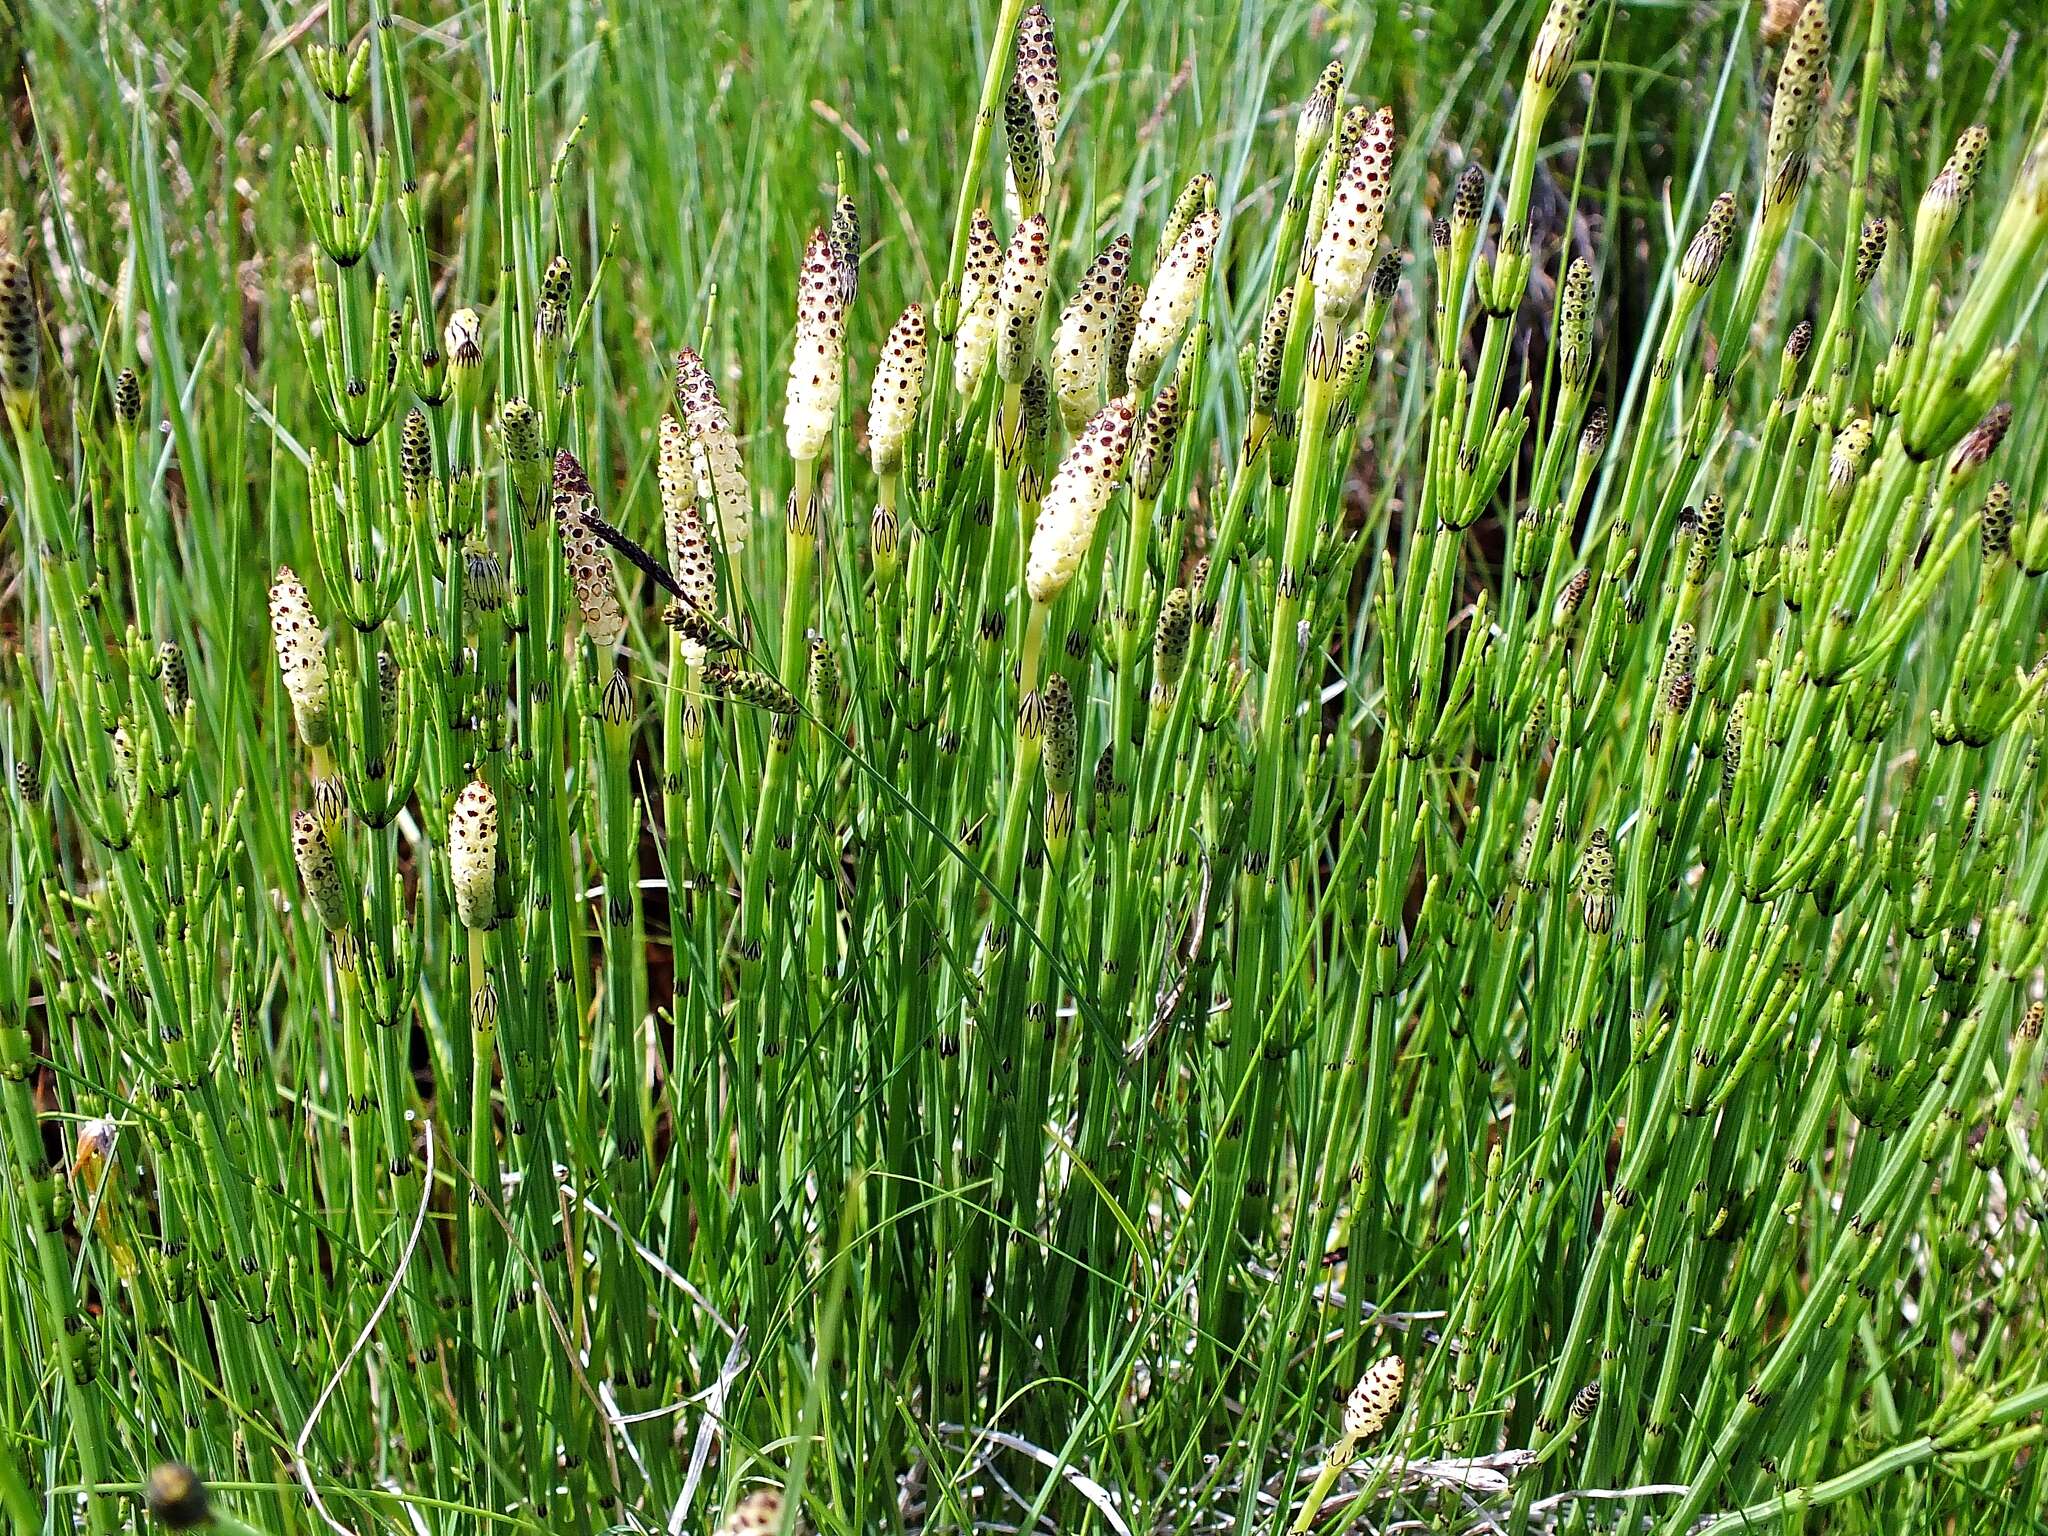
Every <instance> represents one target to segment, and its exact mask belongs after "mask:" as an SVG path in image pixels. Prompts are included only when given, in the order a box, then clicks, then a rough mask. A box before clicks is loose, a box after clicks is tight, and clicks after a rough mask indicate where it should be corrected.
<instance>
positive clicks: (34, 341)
mask: <svg viewBox="0 0 2048 1536" xmlns="http://www.w3.org/2000/svg"><path fill="white" fill-rule="evenodd" d="M42 369H43V333H42V320H41V317H40V316H38V315H37V313H36V294H35V284H34V281H33V279H31V278H30V276H29V271H28V267H27V266H26V264H24V263H23V262H22V260H21V258H20V257H18V256H16V255H15V254H14V253H13V252H12V251H0V402H4V403H5V405H6V407H7V410H8V412H9V414H11V415H14V416H16V417H21V418H24V419H25V418H26V416H27V414H28V412H29V411H30V409H31V408H32V406H33V405H34V401H35V392H36V380H37V379H38V378H39V377H40V376H41V374H42Z"/></svg>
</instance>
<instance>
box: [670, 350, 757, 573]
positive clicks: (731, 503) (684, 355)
mask: <svg viewBox="0 0 2048 1536" xmlns="http://www.w3.org/2000/svg"><path fill="white" fill-rule="evenodd" d="M676 408H677V409H678V410H680V411H681V412H682V413H683V425H684V426H685V427H686V428H688V430H689V434H690V466H691V468H692V469H693V470H694V471H695V473H696V476H697V499H698V500H699V501H700V502H701V503H703V504H704V505H705V506H707V507H710V508H711V509H712V511H713V513H714V514H715V515H716V518H717V528H718V548H719V551H720V553H722V554H723V555H724V556H725V558H726V561H727V566H726V569H727V572H728V573H730V572H731V570H732V562H735V561H737V560H738V559H739V558H740V555H741V553H742V552H743V551H744V550H745V549H746V547H747V532H748V530H747V519H748V513H749V512H750V511H751V510H752V507H751V502H750V499H749V493H748V490H747V471H746V466H745V465H744V464H743V463H742V462H741V460H740V444H739V439H738V438H737V437H735V436H734V435H733V430H732V421H731V419H730V418H729V417H728V416H727V415H726V414H725V406H724V404H723V403H721V402H720V400H719V398H718V386H717V385H716V384H715V383H713V382H712V378H711V370H710V369H708V368H706V367H705V366H704V359H702V358H701V357H699V356H698V355H697V354H696V353H695V352H693V351H691V350H690V349H689V348H688V347H682V348H679V349H678V350H677V352H676Z"/></svg>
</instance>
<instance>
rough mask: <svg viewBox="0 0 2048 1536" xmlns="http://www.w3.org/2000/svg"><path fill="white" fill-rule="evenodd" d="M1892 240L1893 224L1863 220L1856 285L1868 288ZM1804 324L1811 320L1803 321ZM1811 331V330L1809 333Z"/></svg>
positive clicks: (1873, 218) (1857, 260) (1882, 263)
mask: <svg viewBox="0 0 2048 1536" xmlns="http://www.w3.org/2000/svg"><path fill="white" fill-rule="evenodd" d="M1890 241H1891V226H1890V225H1889V224H1887V223H1885V221H1884V220H1883V219H1880V218H1875V217H1872V218H1868V219H1865V220H1864V221H1863V230H1862V233H1860V234H1859V235H1858V236H1857V237H1856V286H1857V287H1858V288H1859V289H1862V288H1868V287H1869V286H1870V285H1871V283H1872V282H1873V281H1874V280H1875V279H1876V277H1877V269H1878V268H1879V267H1881V266H1883V265H1884V251H1885V247H1886V245H1888V244H1889V243H1890ZM1800 323H1801V324H1802V325H1808V324H1810V322H1807V321H1801V322H1800ZM1810 334H1811V332H1810V331H1809V335H1810Z"/></svg>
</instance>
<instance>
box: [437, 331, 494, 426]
mask: <svg viewBox="0 0 2048 1536" xmlns="http://www.w3.org/2000/svg"><path fill="white" fill-rule="evenodd" d="M441 351H442V354H443V355H444V356H445V357H446V358H447V359H448V382H449V384H450V386H452V387H453V389H454V391H455V399H456V402H457V403H458V404H459V405H461V406H462V407H463V409H465V410H468V409H471V408H472V407H474V406H475V405H476V401H477V395H478V394H479V392H481V390H482V389H483V380H484V370H483V363H484V319H483V316H482V315H480V314H478V313H477V312H476V311H475V310H473V309H458V310H457V311H455V313H454V314H452V315H450V316H449V317H448V325H447V327H446V329H445V330H443V331H442V333H441Z"/></svg>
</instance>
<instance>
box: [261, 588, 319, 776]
mask: <svg viewBox="0 0 2048 1536" xmlns="http://www.w3.org/2000/svg"><path fill="white" fill-rule="evenodd" d="M270 634H271V639H272V641H273V643H274V644H275V645H276V648H277V667H278V672H279V674H280V675H281V676H282V678H283V680H284V691H285V696H286V697H287V698H289V699H290V700H291V703H292V718H293V719H294V720H295V721H296V722H297V724H298V728H299V740H301V741H303V742H304V743H305V744H306V745H307V746H309V747H324V746H326V745H327V742H328V738H329V737H330V736H331V735H332V734H333V719H332V714H331V711H330V705H329V701H328V696H327V637H326V634H325V633H324V632H323V631H322V630H321V628H320V621H319V620H318V619H316V618H315V617H314V616H313V604H312V602H311V600H310V599H308V598H307V596H306V588H305V586H304V584H303V583H302V582H300V580H299V578H298V577H297V576H295V575H294V574H292V568H291V567H290V566H288V565H281V566H279V567H278V568H277V583H276V585H275V586H273V587H272V588H271V589H270Z"/></svg>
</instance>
